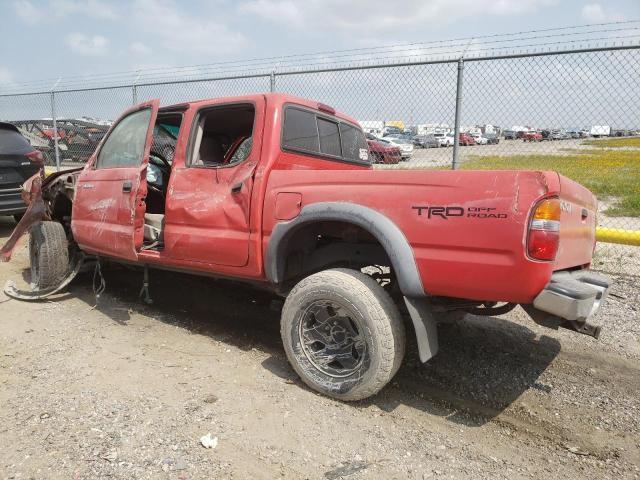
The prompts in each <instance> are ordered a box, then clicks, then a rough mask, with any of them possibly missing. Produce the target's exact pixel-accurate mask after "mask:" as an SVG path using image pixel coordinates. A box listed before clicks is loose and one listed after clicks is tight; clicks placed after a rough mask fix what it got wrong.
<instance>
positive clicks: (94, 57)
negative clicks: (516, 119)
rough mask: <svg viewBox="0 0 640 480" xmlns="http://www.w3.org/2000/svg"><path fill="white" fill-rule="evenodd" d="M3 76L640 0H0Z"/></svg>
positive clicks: (441, 30)
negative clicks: (396, 0)
mask: <svg viewBox="0 0 640 480" xmlns="http://www.w3.org/2000/svg"><path fill="white" fill-rule="evenodd" d="M0 18H2V20H3V21H2V31H1V33H0V40H1V41H0V85H2V84H3V83H4V84H6V83H7V82H16V83H22V82H27V81H30V80H33V79H43V78H45V79H49V78H51V79H55V78H57V77H59V76H63V77H64V76H73V75H87V74H101V73H109V72H121V71H132V70H139V69H148V68H157V67H173V66H184V65H194V64H203V63H212V62H218V61H230V60H241V59H250V58H260V57H272V56H277V55H289V54H299V53H307V52H318V51H331V50H337V49H347V48H360V47H371V46H379V45H389V44H397V43H405V42H417V41H432V40H441V39H449V38H456V37H467V36H473V35H488V34H495V33H505V32H515V31H523V30H534V29H540V28H552V27H558V26H565V25H579V24H585V23H602V22H609V21H624V20H629V19H640V0H601V1H593V0H587V1H580V0H431V1H429V0H403V1H402V2H389V1H388V0H384V1H379V0H353V1H343V0H306V1H293V0H235V1H233V0H209V1H205V0H192V1H176V0H133V1H117V0H116V1H107V0H0Z"/></svg>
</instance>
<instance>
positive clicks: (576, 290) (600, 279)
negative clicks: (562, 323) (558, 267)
mask: <svg viewBox="0 0 640 480" xmlns="http://www.w3.org/2000/svg"><path fill="white" fill-rule="evenodd" d="M610 286H611V280H610V279H609V278H607V277H605V276H604V275H599V274H597V273H593V272H590V271H588V270H579V271H575V272H556V273H554V274H553V275H552V276H551V281H550V282H549V283H548V284H547V286H546V287H545V288H544V289H543V290H542V292H540V294H539V295H538V296H537V297H536V298H535V299H534V300H533V306H534V307H536V308H537V309H538V310H542V311H543V312H547V313H551V314H553V315H556V316H558V317H560V318H564V319H565V320H576V321H578V322H581V321H585V320H587V319H588V318H590V317H592V316H593V315H595V314H596V313H597V311H598V310H599V309H600V307H601V306H602V304H603V303H604V300H605V299H606V297H607V293H608V292H609V287H610Z"/></svg>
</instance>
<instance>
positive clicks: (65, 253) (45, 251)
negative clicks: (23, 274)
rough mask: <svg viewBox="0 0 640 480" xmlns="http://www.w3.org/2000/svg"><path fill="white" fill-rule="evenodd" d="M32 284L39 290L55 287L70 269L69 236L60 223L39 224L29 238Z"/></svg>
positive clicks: (32, 229)
mask: <svg viewBox="0 0 640 480" xmlns="http://www.w3.org/2000/svg"><path fill="white" fill-rule="evenodd" d="M29 259H30V260H31V283H32V285H34V286H35V287H36V288H37V289H39V290H44V289H47V288H51V287H55V286H57V285H59V284H60V282H62V280H64V277H65V275H66V274H67V270H68V269H69V247H68V242H67V235H66V233H65V231H64V228H62V225H61V224H59V223H58V222H39V223H36V224H35V225H34V226H33V227H32V228H31V235H30V238H29Z"/></svg>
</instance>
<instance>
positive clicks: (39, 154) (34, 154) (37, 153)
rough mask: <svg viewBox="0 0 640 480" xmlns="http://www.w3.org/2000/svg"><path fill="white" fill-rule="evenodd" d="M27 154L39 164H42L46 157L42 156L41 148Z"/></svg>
mask: <svg viewBox="0 0 640 480" xmlns="http://www.w3.org/2000/svg"><path fill="white" fill-rule="evenodd" d="M25 156H26V157H27V158H28V159H29V160H31V161H32V162H33V163H37V164H38V165H42V164H43V163H44V157H43V156H42V152H41V151H40V150H34V151H32V152H29V153H26V154H25Z"/></svg>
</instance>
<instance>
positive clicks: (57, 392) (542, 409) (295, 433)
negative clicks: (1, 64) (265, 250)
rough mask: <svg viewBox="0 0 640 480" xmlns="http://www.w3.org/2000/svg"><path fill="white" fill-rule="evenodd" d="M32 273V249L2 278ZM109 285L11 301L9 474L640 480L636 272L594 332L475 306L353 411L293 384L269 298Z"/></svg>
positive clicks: (1, 392) (188, 283) (180, 286)
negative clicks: (427, 354)
mask: <svg viewBox="0 0 640 480" xmlns="http://www.w3.org/2000/svg"><path fill="white" fill-rule="evenodd" d="M12 227H13V223H12V222H11V221H10V220H8V219H0V237H2V238H5V237H6V236H8V234H9V232H10V230H11V228H12ZM26 266H27V256H26V249H25V248H24V247H21V248H20V249H19V250H18V252H17V254H16V256H15V259H14V261H13V262H12V263H9V264H2V265H1V266H0V283H1V284H4V282H5V281H6V280H7V279H9V278H12V279H22V278H25V277H23V275H26V274H25V272H24V269H25V267H26ZM636 275H637V272H636ZM105 277H106V292H105V293H104V294H103V295H102V297H101V298H100V301H99V303H98V304H97V306H96V301H95V297H94V295H93V291H92V287H91V275H90V274H83V275H81V276H80V277H78V278H77V279H76V280H75V281H74V283H73V284H72V285H71V286H70V288H69V290H68V293H65V294H62V295H60V296H59V297H58V298H56V299H55V300H52V301H48V302H42V303H29V304H28V303H20V302H17V301H15V300H10V299H8V298H7V297H5V296H4V295H3V294H0V329H1V330H0V445H1V446H2V448H0V478H2V479H5V478H6V479H9V478H25V479H26V478H34V479H43V478H46V479H49V478H51V479H55V478H65V479H85V478H111V479H113V478H121V479H125V478H126V479H130V478H149V479H162V478H167V479H187V478H188V479H198V478H277V477H283V478H296V479H298V478H311V479H316V478H318V479H321V478H326V479H337V478H348V479H358V478H385V479H389V478H398V479H400V478H402V479H404V478H410V479H414V478H415V479H423V478H508V479H517V478H616V479H619V478H639V477H640V467H639V465H640V393H639V391H640V390H639V387H640V343H639V338H640V322H639V318H638V317H639V315H638V309H639V307H638V302H639V300H640V292H639V291H638V289H637V285H638V279H639V277H638V276H633V275H631V276H626V277H622V278H618V279H617V282H618V283H617V284H616V285H615V287H614V289H613V295H612V296H611V297H610V301H609V303H608V304H607V305H606V307H605V309H604V311H603V312H602V313H601V314H600V320H601V321H602V322H603V323H604V324H605V329H604V331H603V334H602V337H601V339H600V341H595V340H593V339H591V338H588V337H585V336H579V335H577V334H574V333H571V332H569V331H557V332H556V331H552V330H547V329H544V328H541V327H538V326H536V325H535V324H533V323H532V322H531V321H529V320H527V319H526V317H525V316H524V314H523V312H522V311H521V310H520V309H517V310H515V311H513V312H511V314H509V315H508V316H506V318H485V319H482V318H475V317H469V318H467V319H466V320H464V321H463V322H461V323H460V324H457V325H451V326H443V327H442V328H441V329H440V340H441V352H440V354H439V355H438V356H437V357H436V358H434V359H433V360H432V361H430V362H429V363H428V364H426V365H421V364H420V363H419V361H418V360H417V353H416V350H415V346H414V345H410V346H409V352H408V356H407V358H406V361H405V363H404V366H403V367H402V368H401V370H400V372H399V374H398V376H397V377H396V378H395V379H394V381H393V382H392V384H390V385H389V386H388V387H387V388H385V389H384V390H383V391H382V392H381V393H380V394H379V395H378V396H376V397H375V398H373V399H370V400H368V401H364V402H358V403H352V404H345V403H340V402H337V401H333V400H330V399H327V398H324V397H321V396H319V395H316V394H315V393H314V392H312V391H310V390H308V389H307V388H305V387H304V386H303V385H302V384H301V383H300V382H299V381H298V379H297V378H296V376H295V374H294V373H293V371H292V369H291V368H290V367H289V366H288V364H287V362H286V359H285V356H284V352H283V348H282V345H281V342H280V338H279V331H278V311H277V310H278V305H277V302H274V297H273V296H271V295H270V294H266V293H262V292H258V291H254V290H249V289H247V288H245V287H241V286H239V285H236V284H233V283H223V282H215V281H212V280H208V279H200V278H194V277H189V276H186V275H178V274H169V273H161V272H152V295H153V297H154V299H155V304H154V305H153V306H151V307H149V306H145V305H144V304H142V303H141V302H140V301H139V300H138V292H139V289H140V286H141V279H142V276H141V273H140V272H138V271H132V270H127V269H122V268H115V267H112V268H108V269H105ZM207 433H211V434H212V436H216V437H217V438H218V441H219V443H218V445H217V447H216V448H214V449H205V448H203V447H202V446H201V445H200V437H201V436H203V435H206V434H207Z"/></svg>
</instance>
